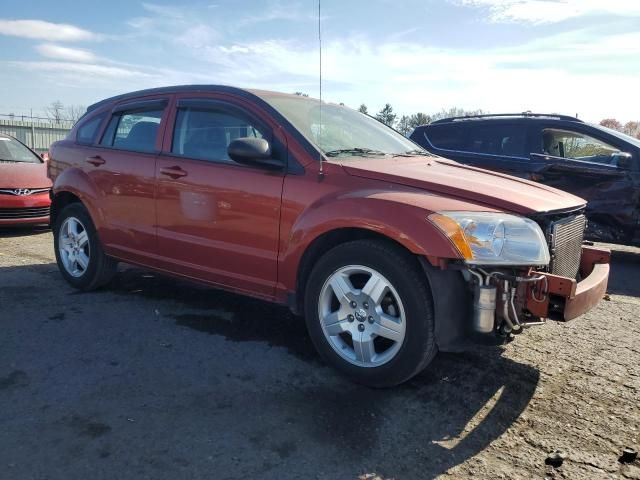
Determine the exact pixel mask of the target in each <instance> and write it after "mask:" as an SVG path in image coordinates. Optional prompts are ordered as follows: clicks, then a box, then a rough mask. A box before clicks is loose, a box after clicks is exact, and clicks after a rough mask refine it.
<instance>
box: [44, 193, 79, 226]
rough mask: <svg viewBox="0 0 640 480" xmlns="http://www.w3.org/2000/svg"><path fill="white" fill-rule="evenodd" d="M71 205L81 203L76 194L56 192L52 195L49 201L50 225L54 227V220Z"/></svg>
mask: <svg viewBox="0 0 640 480" xmlns="http://www.w3.org/2000/svg"><path fill="white" fill-rule="evenodd" d="M72 203H82V200H80V197H78V196H77V195H76V194H74V193H71V192H68V191H62V192H58V193H56V194H55V195H54V197H53V198H52V200H51V225H55V222H56V219H57V217H58V215H59V214H60V212H61V211H62V210H63V209H64V207H66V206H67V205H70V204H72Z"/></svg>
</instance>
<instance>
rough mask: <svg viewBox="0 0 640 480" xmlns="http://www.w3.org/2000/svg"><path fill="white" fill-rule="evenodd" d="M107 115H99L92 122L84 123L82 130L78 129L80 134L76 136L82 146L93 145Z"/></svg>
mask: <svg viewBox="0 0 640 480" xmlns="http://www.w3.org/2000/svg"><path fill="white" fill-rule="evenodd" d="M105 116H106V114H102V115H98V116H96V117H94V118H92V119H90V120H87V121H86V122H84V123H83V124H82V125H81V126H80V128H78V134H77V135H76V141H77V142H78V143H80V144H82V145H91V144H93V143H94V142H95V139H96V135H97V134H98V129H99V128H100V125H101V124H102V121H103V120H104V117H105Z"/></svg>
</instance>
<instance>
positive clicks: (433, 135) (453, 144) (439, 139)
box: [415, 125, 466, 150]
mask: <svg viewBox="0 0 640 480" xmlns="http://www.w3.org/2000/svg"><path fill="white" fill-rule="evenodd" d="M417 132H418V133H417V134H418V135H421V136H423V138H422V139H421V138H417V139H415V140H416V141H417V142H418V143H421V142H422V143H423V144H424V136H426V137H427V138H428V139H429V141H430V142H431V144H432V145H433V146H434V147H436V148H442V149H445V150H465V147H466V138H465V137H466V129H465V128H463V126H462V125H431V126H428V127H426V128H425V129H421V130H418V131H417Z"/></svg>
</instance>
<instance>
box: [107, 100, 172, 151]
mask: <svg viewBox="0 0 640 480" xmlns="http://www.w3.org/2000/svg"><path fill="white" fill-rule="evenodd" d="M162 112H163V111H162V110H148V111H135V112H120V113H118V114H116V115H114V116H113V117H112V118H111V121H110V122H109V125H108V127H107V130H106V132H105V134H104V136H103V137H102V142H100V143H101V145H106V146H112V147H115V148H121V149H124V150H134V151H136V152H154V151H155V149H156V138H157V136H158V128H159V127H160V120H161V119H162Z"/></svg>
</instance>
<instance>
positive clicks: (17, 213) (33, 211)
mask: <svg viewBox="0 0 640 480" xmlns="http://www.w3.org/2000/svg"><path fill="white" fill-rule="evenodd" d="M48 216H49V207H27V208H0V220H20V219H23V218H39V217H48Z"/></svg>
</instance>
